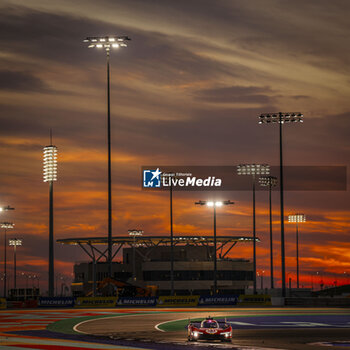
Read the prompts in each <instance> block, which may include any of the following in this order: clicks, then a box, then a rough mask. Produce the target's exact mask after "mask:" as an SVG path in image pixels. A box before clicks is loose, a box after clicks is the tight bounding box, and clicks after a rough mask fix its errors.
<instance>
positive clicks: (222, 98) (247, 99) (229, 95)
mask: <svg viewBox="0 0 350 350" xmlns="http://www.w3.org/2000/svg"><path fill="white" fill-rule="evenodd" d="M267 92H271V89H270V88H269V87H256V86H230V87H222V88H214V89H206V90H199V91H196V92H195V94H194V96H195V98H196V99H198V100H201V101H206V102H215V103H253V104H255V103H259V104H266V103H272V100H273V99H272V98H271V97H270V96H268V95H267V94H266V93H267Z"/></svg>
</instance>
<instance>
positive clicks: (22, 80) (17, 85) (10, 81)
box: [0, 70, 49, 92]
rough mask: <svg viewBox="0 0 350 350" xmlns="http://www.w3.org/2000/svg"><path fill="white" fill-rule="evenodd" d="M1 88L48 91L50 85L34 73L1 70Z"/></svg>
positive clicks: (19, 90) (18, 90)
mask: <svg viewBox="0 0 350 350" xmlns="http://www.w3.org/2000/svg"><path fill="white" fill-rule="evenodd" d="M0 90H8V91H17V92H48V91H49V88H48V86H47V85H46V84H45V83H44V82H43V81H42V80H41V79H40V78H38V77H36V76H35V75H34V74H33V73H30V72H23V71H22V72H21V71H8V70H0Z"/></svg>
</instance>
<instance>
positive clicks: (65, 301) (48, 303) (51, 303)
mask: <svg viewBox="0 0 350 350" xmlns="http://www.w3.org/2000/svg"><path fill="white" fill-rule="evenodd" d="M74 300H75V299H74V298H72V297H56V298H55V297H52V298H50V297H40V298H39V305H38V306H40V307H74Z"/></svg>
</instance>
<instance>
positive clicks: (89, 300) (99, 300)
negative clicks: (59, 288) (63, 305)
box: [74, 297, 118, 307]
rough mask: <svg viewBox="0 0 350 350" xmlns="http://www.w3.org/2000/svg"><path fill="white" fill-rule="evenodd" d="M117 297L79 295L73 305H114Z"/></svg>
mask: <svg viewBox="0 0 350 350" xmlns="http://www.w3.org/2000/svg"><path fill="white" fill-rule="evenodd" d="M117 299H118V298H117V297H79V298H76V301H75V305H74V307H115V306H116V304H117Z"/></svg>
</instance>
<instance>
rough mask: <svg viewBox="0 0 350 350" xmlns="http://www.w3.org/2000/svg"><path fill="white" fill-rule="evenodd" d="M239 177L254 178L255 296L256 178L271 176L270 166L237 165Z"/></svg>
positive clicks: (254, 240)
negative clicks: (248, 176) (257, 176)
mask: <svg viewBox="0 0 350 350" xmlns="http://www.w3.org/2000/svg"><path fill="white" fill-rule="evenodd" d="M237 174H238V175H250V176H252V177H253V266H254V272H253V274H254V276H253V281H254V286H253V287H254V294H256V229H255V226H256V225H255V176H256V175H269V174H270V166H269V165H267V164H240V165H237Z"/></svg>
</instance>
